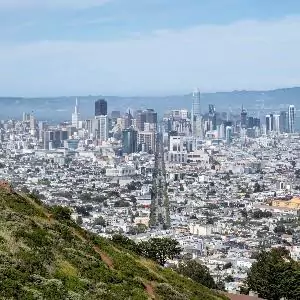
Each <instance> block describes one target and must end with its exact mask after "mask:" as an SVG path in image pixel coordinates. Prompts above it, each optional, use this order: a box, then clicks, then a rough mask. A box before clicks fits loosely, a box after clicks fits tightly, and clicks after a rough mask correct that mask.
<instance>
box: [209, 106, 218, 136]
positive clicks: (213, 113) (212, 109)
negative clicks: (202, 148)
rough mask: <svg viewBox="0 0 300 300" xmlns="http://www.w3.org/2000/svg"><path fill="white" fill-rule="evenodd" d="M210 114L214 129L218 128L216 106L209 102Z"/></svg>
mask: <svg viewBox="0 0 300 300" xmlns="http://www.w3.org/2000/svg"><path fill="white" fill-rule="evenodd" d="M208 116H209V119H210V121H211V122H212V128H211V129H212V130H216V129H217V114H216V108H215V106H214V105H213V104H209V106H208Z"/></svg>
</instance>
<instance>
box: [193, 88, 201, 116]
mask: <svg viewBox="0 0 300 300" xmlns="http://www.w3.org/2000/svg"><path fill="white" fill-rule="evenodd" d="M192 115H193V116H194V117H201V102H200V90H199V89H196V90H195V91H194V92H193V105H192Z"/></svg>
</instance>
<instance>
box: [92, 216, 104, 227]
mask: <svg viewBox="0 0 300 300" xmlns="http://www.w3.org/2000/svg"><path fill="white" fill-rule="evenodd" d="M94 225H100V226H103V227H104V226H106V221H105V219H104V218H103V217H102V216H99V217H98V218H97V219H95V221H94Z"/></svg>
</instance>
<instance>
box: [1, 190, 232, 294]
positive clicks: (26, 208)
mask: <svg viewBox="0 0 300 300" xmlns="http://www.w3.org/2000/svg"><path fill="white" fill-rule="evenodd" d="M0 299H5V300H7V299H51V300H56V299H58V300H61V299H70V300H71V299H74V300H75V299H91V300H93V299H120V300H124V299H138V300H139V299H175V300H176V299H178V300H180V299H183V300H184V299H205V300H210V299H211V300H218V299H226V298H225V297H224V296H220V295H218V294H216V293H215V292H212V291H210V290H209V289H207V288H205V287H203V286H201V285H199V284H197V283H194V282H193V281H191V280H190V279H188V278H184V277H182V276H180V275H178V274H177V273H175V272H173V271H171V270H169V269H163V268H161V267H159V266H158V265H156V264H155V263H154V262H152V261H150V260H146V259H144V258H141V257H138V256H135V255H134V254H131V253H128V252H126V251H125V250H122V249H118V248H116V247H115V246H114V245H113V243H112V242H111V241H109V240H107V239H103V238H99V237H97V236H95V235H93V234H91V233H88V232H86V231H84V230H82V229H81V228H79V227H78V226H77V225H76V224H75V223H74V222H73V221H71V220H70V219H69V214H68V212H67V211H66V210H64V209H61V208H55V209H54V208H52V209H50V208H46V207H45V206H43V205H42V204H41V203H40V202H39V200H38V199H36V198H35V197H33V196H27V195H20V194H16V193H13V192H10V191H9V190H6V189H3V188H0Z"/></svg>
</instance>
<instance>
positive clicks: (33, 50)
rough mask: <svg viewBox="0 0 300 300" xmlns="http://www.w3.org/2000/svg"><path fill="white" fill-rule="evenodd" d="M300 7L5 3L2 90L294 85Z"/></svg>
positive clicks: (48, 92)
mask: <svg viewBox="0 0 300 300" xmlns="http://www.w3.org/2000/svg"><path fill="white" fill-rule="evenodd" d="M299 14H300V4H299V3H298V2H297V1H288V3H286V2H285V3H282V2H279V1H276V2H275V3H274V1H269V0H266V1H263V2H262V1H252V2H251V3H249V2H248V1H234V0H226V1H223V2H222V3H220V1H196V0H189V2H188V3H186V2H183V1H178V0H176V1H168V0H163V1H148V0H145V1H142V2H141V1H134V0H130V1H127V2H126V3H125V2H124V1H120V0H111V1H100V0H98V1H97V0H90V1H85V2H84V4H82V3H80V2H79V1H67V0H63V1H49V0H46V1H43V3H40V1H36V0H30V1H29V0H26V1H22V2H19V1H16V0H15V1H7V0H6V1H4V0H2V1H0V16H1V21H0V25H1V26H0V28H1V29H0V33H1V36H2V41H1V50H0V63H1V65H2V68H3V69H4V70H5V72H3V75H2V77H0V79H1V80H0V90H1V94H2V95H12V96H28V97H29V96H41V95H44V96H57V95H74V94H81V95H84V94H85V95H89V94H111V95H113V94H117V95H125V96H126V95H137V94H139V95H154V94H155V95H167V94H174V93H175V94H176V93H180V94H182V93H186V92H188V91H190V90H191V89H192V88H193V87H194V86H199V88H200V89H201V91H203V92H207V91H220V90H224V91H228V90H235V89H241V90H242V89H247V90H253V89H255V90H261V89H272V88H279V87H283V86H286V87H290V86H297V85H299V82H300V74H299V72H298V70H299V67H300V65H299V62H298V59H297V57H298V53H299V50H300V41H299V37H298V34H297V32H298V31H299V29H300V17H299ZM154 20H155V21H154ZM170 49H171V51H170Z"/></svg>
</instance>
